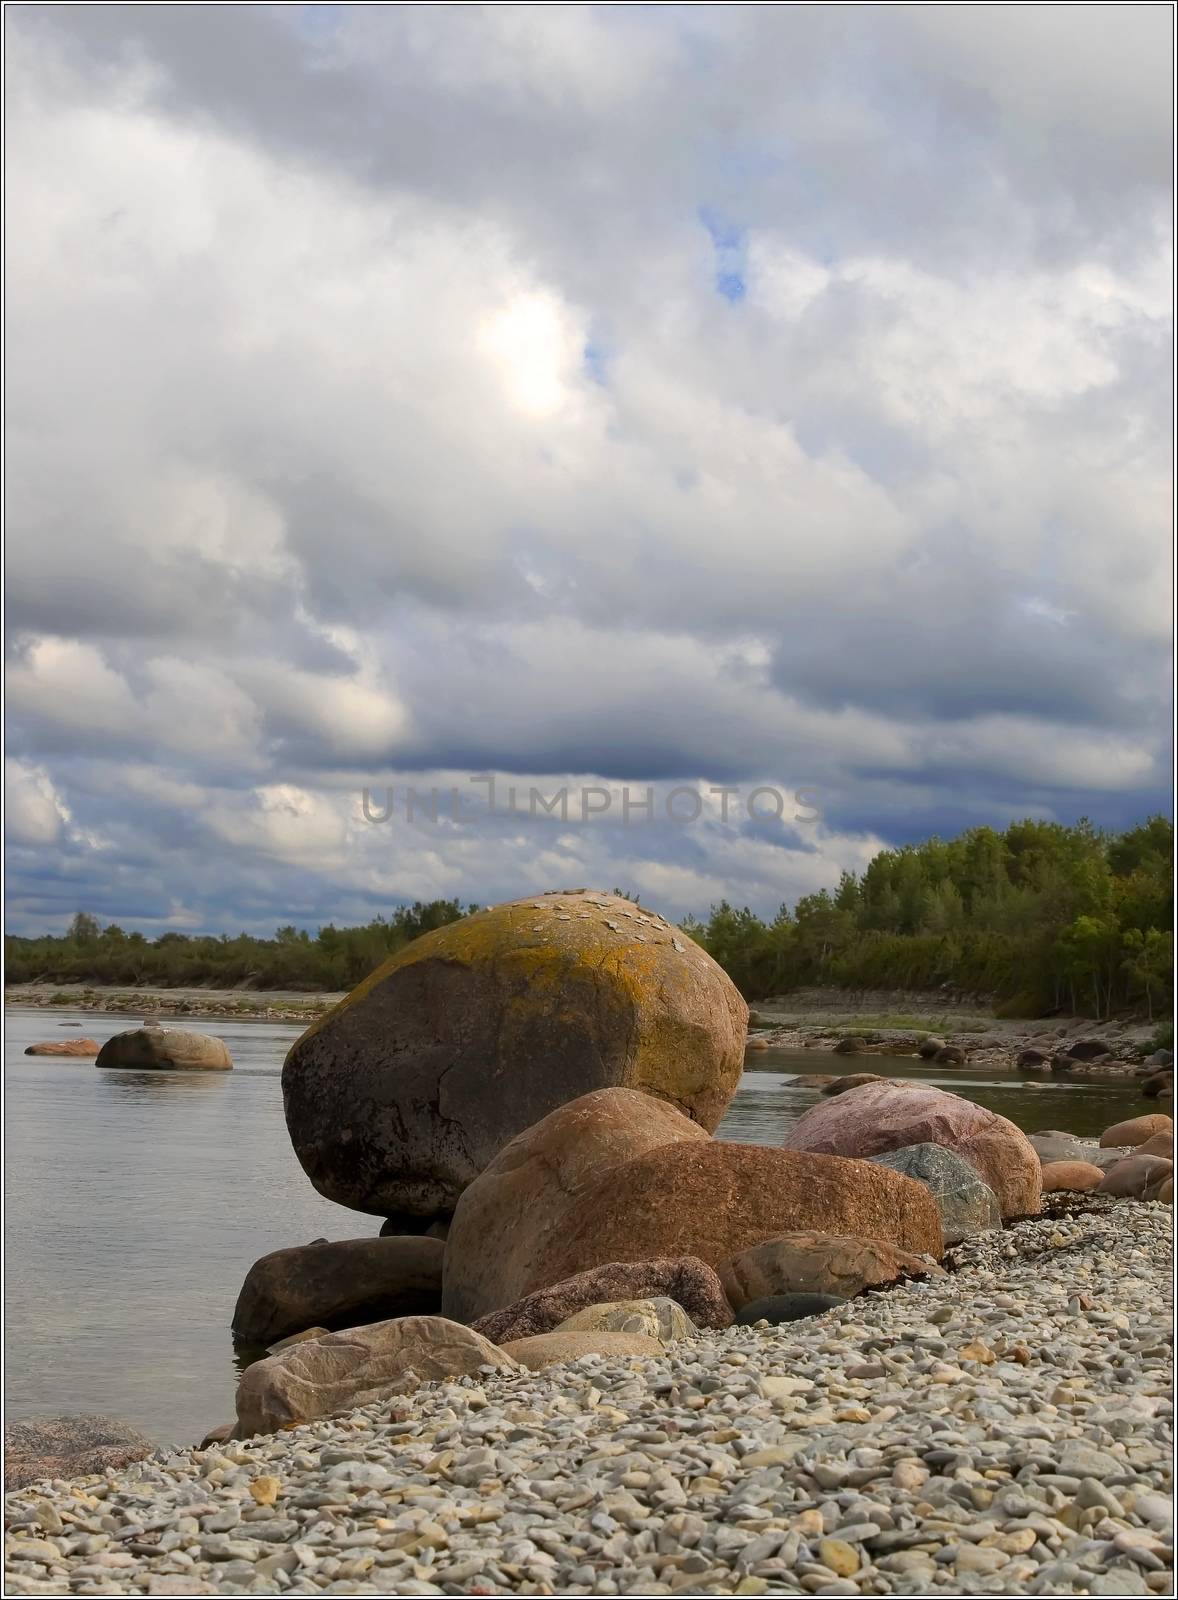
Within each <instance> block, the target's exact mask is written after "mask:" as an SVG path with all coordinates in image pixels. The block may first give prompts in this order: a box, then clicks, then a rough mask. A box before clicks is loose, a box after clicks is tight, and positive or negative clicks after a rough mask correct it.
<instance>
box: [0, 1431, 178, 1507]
mask: <svg viewBox="0 0 1178 1600" xmlns="http://www.w3.org/2000/svg"><path fill="white" fill-rule="evenodd" d="M155 1448H156V1447H155V1445H154V1444H153V1443H152V1442H151V1440H150V1439H148V1438H147V1437H146V1436H145V1435H144V1434H142V1433H140V1432H139V1430H138V1429H137V1428H132V1427H130V1426H129V1425H128V1424H127V1423H125V1422H120V1421H118V1419H117V1418H115V1417H102V1416H89V1415H79V1416H63V1417H36V1418H31V1419H30V1420H29V1421H27V1422H7V1423H5V1425H4V1486H5V1488H6V1489H17V1488H19V1487H20V1486H21V1485H22V1484H25V1483H39V1482H40V1481H41V1479H42V1478H81V1477H84V1476H85V1475H86V1474H87V1473H91V1472H105V1471H106V1470H107V1468H117V1467H125V1466H127V1465H128V1464H129V1463H130V1462H132V1461H142V1460H144V1459H145V1457H147V1456H149V1455H151V1453H152V1451H153V1450H154V1449H155Z"/></svg>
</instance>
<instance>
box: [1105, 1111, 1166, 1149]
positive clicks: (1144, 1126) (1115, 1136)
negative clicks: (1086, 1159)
mask: <svg viewBox="0 0 1178 1600" xmlns="http://www.w3.org/2000/svg"><path fill="white" fill-rule="evenodd" d="M1173 1132H1174V1124H1173V1122H1172V1120H1171V1119H1170V1118H1169V1117H1167V1116H1165V1115H1163V1114H1162V1113H1161V1112H1151V1113H1149V1114H1148V1115H1147V1116H1144V1117H1130V1118H1129V1120H1128V1121H1127V1122H1115V1123H1114V1124H1113V1125H1112V1127H1111V1128H1106V1129H1105V1130H1104V1132H1103V1133H1102V1134H1101V1136H1100V1147H1101V1149H1102V1150H1109V1149H1113V1148H1116V1147H1117V1146H1119V1145H1140V1144H1144V1143H1145V1142H1146V1140H1147V1139H1152V1138H1153V1136H1154V1135H1155V1134H1157V1133H1168V1134H1170V1135H1173Z"/></svg>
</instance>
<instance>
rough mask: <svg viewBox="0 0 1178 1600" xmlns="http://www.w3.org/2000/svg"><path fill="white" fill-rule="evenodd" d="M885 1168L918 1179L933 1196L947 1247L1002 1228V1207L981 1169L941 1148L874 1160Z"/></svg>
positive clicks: (904, 1150) (920, 1147) (912, 1147)
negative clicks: (983, 1177) (939, 1214)
mask: <svg viewBox="0 0 1178 1600" xmlns="http://www.w3.org/2000/svg"><path fill="white" fill-rule="evenodd" d="M871 1159H872V1160H873V1161H877V1162H879V1164H880V1165H881V1166H885V1167H891V1169H892V1171H893V1172H902V1173H904V1174H905V1176H906V1177H909V1178H915V1179H916V1181H917V1183H923V1184H924V1185H925V1186H926V1187H927V1188H928V1189H929V1190H930V1192H931V1193H932V1196H933V1198H934V1199H935V1200H936V1202H937V1205H938V1207H939V1208H940V1212H941V1232H942V1233H943V1234H944V1235H945V1243H946V1244H960V1243H961V1241H962V1240H963V1239H968V1238H970V1237H971V1236H972V1235H973V1234H975V1233H988V1232H990V1231H991V1230H992V1229H994V1228H1000V1227H1001V1226H1002V1207H1001V1206H1000V1205H999V1204H998V1197H997V1195H996V1194H995V1193H994V1191H993V1189H991V1188H990V1187H989V1185H988V1184H986V1183H983V1181H982V1178H981V1175H980V1174H979V1172H978V1170H977V1168H976V1167H975V1166H973V1165H971V1163H970V1162H968V1161H966V1160H965V1158H964V1157H963V1156H959V1155H958V1154H957V1153H956V1152H955V1151H953V1150H948V1149H946V1148H945V1146H944V1145H940V1144H927V1143H926V1144H908V1145H903V1146H902V1147H901V1148H900V1149H899V1150H889V1151H887V1152H886V1153H885V1154H884V1155H879V1156H872V1158H871Z"/></svg>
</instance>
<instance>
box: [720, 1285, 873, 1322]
mask: <svg viewBox="0 0 1178 1600" xmlns="http://www.w3.org/2000/svg"><path fill="white" fill-rule="evenodd" d="M846 1303H847V1302H846V1300H845V1299H844V1298H843V1297H842V1295H837V1294H800V1293H799V1294H769V1295H765V1296H764V1297H763V1298H762V1299H760V1300H750V1301H749V1302H748V1303H747V1304H746V1305H743V1306H741V1308H740V1310H739V1311H738V1312H737V1313H736V1321H737V1323H738V1325H741V1326H744V1327H749V1326H751V1325H752V1323H754V1322H770V1323H772V1324H773V1325H774V1326H777V1324H779V1323H782V1322H800V1321H801V1320H802V1318H803V1317H820V1316H821V1315H822V1313H823V1312H824V1311H833V1310H834V1308H835V1307H836V1306H845V1305H846Z"/></svg>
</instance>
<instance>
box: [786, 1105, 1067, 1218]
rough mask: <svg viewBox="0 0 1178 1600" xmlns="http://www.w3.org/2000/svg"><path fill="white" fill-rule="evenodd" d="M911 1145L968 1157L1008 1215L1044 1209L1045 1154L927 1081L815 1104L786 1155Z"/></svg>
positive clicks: (1007, 1125)
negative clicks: (1041, 1205) (931, 1146)
mask: <svg viewBox="0 0 1178 1600" xmlns="http://www.w3.org/2000/svg"><path fill="white" fill-rule="evenodd" d="M911 1144H940V1145H944V1146H945V1147H946V1148H947V1149H949V1150H953V1151H955V1152H956V1154H958V1155H959V1156H962V1157H963V1158H964V1159H965V1160H966V1161H968V1162H969V1163H970V1164H971V1165H972V1166H973V1167H974V1168H975V1169H976V1170H977V1171H978V1172H979V1173H980V1174H981V1176H982V1178H983V1179H984V1181H985V1182H986V1183H987V1184H988V1185H989V1187H990V1188H991V1189H992V1190H993V1191H994V1193H995V1195H996V1196H997V1197H998V1203H999V1205H1000V1206H1001V1208H1002V1215H1003V1217H1023V1216H1033V1215H1034V1214H1035V1213H1036V1212H1037V1211H1038V1210H1039V1200H1040V1194H1041V1180H1040V1176H1039V1173H1040V1167H1039V1157H1038V1156H1037V1155H1036V1153H1035V1149H1034V1147H1033V1146H1032V1145H1031V1144H1030V1142H1029V1141H1028V1139H1027V1137H1026V1135H1025V1134H1024V1133H1023V1132H1022V1130H1021V1129H1019V1128H1016V1127H1015V1125H1014V1123H1013V1122H1008V1121H1007V1119H1006V1118H1005V1117H1000V1116H998V1114H997V1113H996V1112H993V1111H987V1110H985V1108H984V1107H982V1106H979V1105H975V1104H974V1102H973V1101H972V1100H965V1099H963V1098H962V1097H961V1096H960V1095H955V1094H949V1093H948V1092H947V1091H946V1090H944V1089H934V1088H932V1087H931V1086H930V1085H928V1084H923V1083H911V1082H909V1083H905V1084H898V1083H890V1082H887V1081H885V1082H882V1083H868V1084H865V1085H864V1086H863V1088H861V1089H853V1090H852V1091H851V1092H850V1093H849V1094H845V1095H840V1096H839V1097H838V1099H836V1100H828V1101H825V1102H820V1103H819V1104H818V1105H816V1106H814V1107H812V1109H811V1110H809V1111H807V1112H806V1113H805V1115H804V1116H802V1117H801V1118H799V1120H798V1121H797V1122H796V1123H795V1124H794V1125H793V1127H792V1128H790V1129H789V1131H788V1132H787V1133H786V1136H785V1139H784V1145H785V1148H786V1149H787V1150H797V1151H809V1152H812V1153H816V1154H817V1153H825V1154H830V1155H843V1156H860V1157H863V1156H874V1155H880V1154H882V1153H883V1152H884V1151H887V1150H898V1149H900V1148H902V1147H903V1146H905V1145H911ZM830 1231H831V1232H835V1231H836V1226H835V1225H831V1229H830ZM837 1231H841V1229H840V1230H837ZM849 1231H853V1232H857V1233H873V1232H874V1231H875V1230H874V1229H870V1228H861V1227H860V1228H853V1229H851V1230H849ZM897 1242H898V1243H904V1242H905V1241H903V1240H897ZM909 1248H912V1247H911V1246H909Z"/></svg>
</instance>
